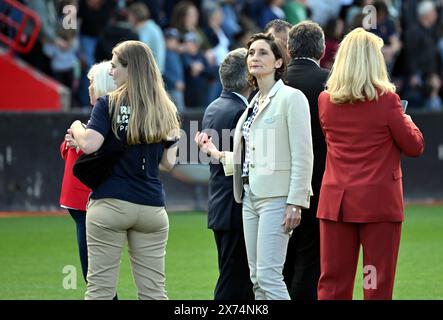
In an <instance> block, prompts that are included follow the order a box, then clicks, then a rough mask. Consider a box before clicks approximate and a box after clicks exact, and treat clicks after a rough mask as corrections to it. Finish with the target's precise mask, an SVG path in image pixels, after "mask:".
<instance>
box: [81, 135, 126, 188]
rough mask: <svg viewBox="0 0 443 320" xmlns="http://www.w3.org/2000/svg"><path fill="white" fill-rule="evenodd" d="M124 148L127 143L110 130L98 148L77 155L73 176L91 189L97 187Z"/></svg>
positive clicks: (109, 172)
mask: <svg viewBox="0 0 443 320" xmlns="http://www.w3.org/2000/svg"><path fill="white" fill-rule="evenodd" d="M126 149H127V145H123V143H122V142H121V141H120V140H118V139H117V138H116V137H115V135H114V133H113V132H112V130H111V131H110V132H109V133H108V135H107V137H106V139H105V141H104V142H103V145H102V146H101V147H100V149H98V150H97V151H96V152H93V153H90V154H82V155H81V156H80V157H78V159H77V160H76V161H75V164H74V167H73V173H74V176H75V177H77V179H78V180H80V181H81V182H82V183H83V184H84V185H86V186H87V187H89V188H91V189H92V190H94V189H97V187H99V186H100V185H101V184H102V183H103V182H104V181H105V180H106V179H107V178H109V176H110V175H111V174H112V170H113V168H114V166H115V165H116V164H117V162H118V160H119V159H120V157H121V156H122V155H123V153H124V152H125V150H126Z"/></svg>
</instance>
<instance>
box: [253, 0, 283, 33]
mask: <svg viewBox="0 0 443 320" xmlns="http://www.w3.org/2000/svg"><path fill="white" fill-rule="evenodd" d="M264 2H265V5H264V7H263V9H262V10H261V13H260V20H259V25H260V27H261V28H265V26H266V25H267V24H268V22H269V21H272V20H274V19H280V20H286V15H285V12H284V11H283V9H282V7H283V5H284V3H285V0H265V1H264Z"/></svg>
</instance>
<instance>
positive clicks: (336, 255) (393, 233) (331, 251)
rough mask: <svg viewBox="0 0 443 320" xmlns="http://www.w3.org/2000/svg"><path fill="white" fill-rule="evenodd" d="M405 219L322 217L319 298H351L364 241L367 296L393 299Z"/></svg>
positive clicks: (368, 298) (378, 298)
mask: <svg viewBox="0 0 443 320" xmlns="http://www.w3.org/2000/svg"><path fill="white" fill-rule="evenodd" d="M400 235H401V222H383V223H347V222H340V221H339V222H336V221H330V220H325V219H320V268H321V275H320V280H319V283H318V299H319V300H350V299H352V294H353V291H354V281H355V271H356V269H357V263H358V255H359V251H360V244H361V245H362V247H363V266H364V269H363V271H364V276H363V277H364V281H363V293H364V299H365V300H370V299H374V300H389V299H392V292H393V287H394V278H395V268H396V265H397V257H398V249H399V245H400Z"/></svg>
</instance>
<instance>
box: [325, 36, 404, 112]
mask: <svg viewBox="0 0 443 320" xmlns="http://www.w3.org/2000/svg"><path fill="white" fill-rule="evenodd" d="M382 47H383V40H382V39H381V38H379V37H378V36H376V35H374V34H372V33H370V32H368V31H366V30H365V29H363V28H356V29H354V30H353V31H351V32H350V33H349V34H348V35H346V37H345V38H344V39H343V41H342V43H341V44H340V48H339V49H338V52H337V56H336V58H335V62H334V65H333V66H332V70H331V75H330V77H329V79H328V81H327V83H326V86H327V90H326V91H327V92H328V93H329V94H330V99H331V101H332V102H333V103H337V104H342V103H353V102H356V101H372V100H374V99H375V100H377V99H378V91H380V92H381V95H383V94H385V93H387V92H395V86H394V84H393V83H392V82H391V81H390V80H389V78H388V72H387V70H386V63H385V60H384V58H383V54H382V52H381V48H382Z"/></svg>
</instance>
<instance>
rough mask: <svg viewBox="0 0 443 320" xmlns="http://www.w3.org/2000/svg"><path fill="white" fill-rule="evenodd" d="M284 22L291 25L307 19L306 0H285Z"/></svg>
mask: <svg viewBox="0 0 443 320" xmlns="http://www.w3.org/2000/svg"><path fill="white" fill-rule="evenodd" d="M283 11H284V13H285V16H286V20H287V21H288V22H289V23H290V24H291V25H296V24H297V23H299V22H302V21H305V20H307V19H308V0H287V1H286V3H285V5H284V6H283Z"/></svg>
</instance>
